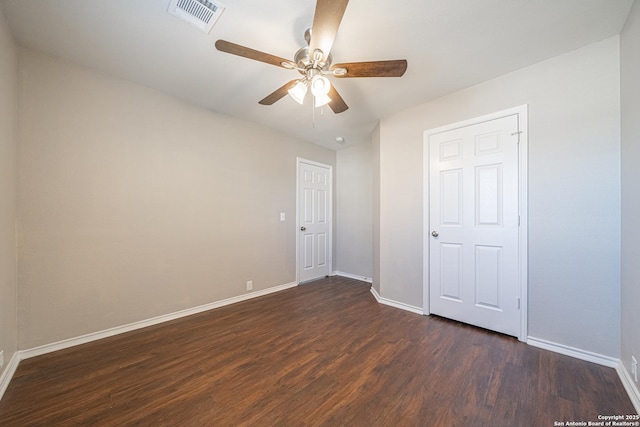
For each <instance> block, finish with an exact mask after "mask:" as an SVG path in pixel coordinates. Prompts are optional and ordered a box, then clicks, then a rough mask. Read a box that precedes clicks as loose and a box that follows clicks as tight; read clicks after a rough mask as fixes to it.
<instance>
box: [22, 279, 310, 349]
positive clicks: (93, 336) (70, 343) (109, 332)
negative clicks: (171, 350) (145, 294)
mask: <svg viewBox="0 0 640 427" xmlns="http://www.w3.org/2000/svg"><path fill="white" fill-rule="evenodd" d="M297 285H298V283H297V282H292V283H287V284H286V285H279V286H274V287H272V288H267V289H262V290H259V291H255V292H250V293H248V294H243V295H238V296H235V297H231V298H227V299H224V300H221V301H215V302H212V303H209V304H204V305H200V306H197V307H193V308H187V309H185V310H180V311H176V312H174V313H169V314H163V315H161V316H157V317H152V318H150V319H146V320H141V321H138V322H133V323H129V324H127V325H123V326H116V327H115V328H109V329H105V330H103V331H99V332H92V333H90V334H86V335H81V336H79V337H75V338H69V339H66V340H62V341H57V342H54V343H51V344H45V345H41V346H39V347H34V348H31V349H28V350H21V351H19V352H18V353H19V354H20V360H24V359H28V358H30V357H36V356H41V355H43V354H47V353H52V352H54V351H58V350H62V349H65V348H69V347H74V346H76V345H80V344H86V343H88V342H91V341H96V340H99V339H103V338H108V337H111V336H114V335H119V334H123V333H125V332H130V331H135V330H136V329H142V328H146V327H148V326H153V325H157V324H159V323H164V322H168V321H170V320H175V319H179V318H181V317H186V316H191V315H193V314H197V313H202V312H203V311H207V310H213V309H214V308H219V307H224V306H226V305H230V304H235V303H238V302H241V301H246V300H249V299H252V298H257V297H261V296H263V295H268V294H272V293H274V292H279V291H283V290H285V289H289V288H292V287H295V286H297Z"/></svg>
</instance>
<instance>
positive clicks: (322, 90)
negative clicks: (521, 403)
mask: <svg viewBox="0 0 640 427" xmlns="http://www.w3.org/2000/svg"><path fill="white" fill-rule="evenodd" d="M330 89H331V82H329V79H328V78H326V77H324V76H321V75H320V74H317V75H315V76H313V78H312V79H311V93H313V95H314V96H315V97H319V96H321V95H325V96H326V95H327V94H328V93H329V90H330Z"/></svg>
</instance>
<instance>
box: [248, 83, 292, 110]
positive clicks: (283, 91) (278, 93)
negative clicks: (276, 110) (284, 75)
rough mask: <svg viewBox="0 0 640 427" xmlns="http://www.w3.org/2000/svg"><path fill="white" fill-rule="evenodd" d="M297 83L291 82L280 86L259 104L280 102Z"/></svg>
mask: <svg viewBox="0 0 640 427" xmlns="http://www.w3.org/2000/svg"><path fill="white" fill-rule="evenodd" d="M297 81H298V80H291V81H290V82H287V83H285V84H284V85H283V86H280V87H279V88H278V89H276V90H275V91H273V92H272V93H271V94H269V95H267V96H265V97H264V98H263V99H261V100H260V101H259V102H258V103H259V104H262V105H272V104H274V103H275V102H276V101H279V100H280V99H282V98H284V97H285V96H286V95H287V93H288V91H289V89H291V88H292V87H293V86H294V85H295V84H296V82H297Z"/></svg>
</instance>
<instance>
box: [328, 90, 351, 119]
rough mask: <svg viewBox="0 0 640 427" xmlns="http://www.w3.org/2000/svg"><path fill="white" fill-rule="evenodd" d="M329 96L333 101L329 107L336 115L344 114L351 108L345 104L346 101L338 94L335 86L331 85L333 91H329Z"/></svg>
mask: <svg viewBox="0 0 640 427" xmlns="http://www.w3.org/2000/svg"><path fill="white" fill-rule="evenodd" d="M328 95H329V98H331V101H330V102H329V107H331V109H332V110H333V112H334V113H336V114H338V113H342V112H344V111H347V110H348V109H349V106H348V105H347V103H346V102H344V99H342V97H341V96H340V94H339V93H338V91H337V90H336V88H335V87H334V86H333V85H331V89H329V94H328Z"/></svg>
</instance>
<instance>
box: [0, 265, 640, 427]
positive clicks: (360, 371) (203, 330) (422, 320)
mask: <svg viewBox="0 0 640 427" xmlns="http://www.w3.org/2000/svg"><path fill="white" fill-rule="evenodd" d="M369 288H370V285H368V284H366V283H363V282H359V281H355V280H352V279H345V278H337V277H335V278H328V279H325V280H321V281H318V282H314V283H310V284H306V285H302V286H299V287H296V288H292V289H288V290H285V291H282V292H279V293H277V294H272V295H268V296H264V297H260V298H257V299H253V300H249V301H245V302H242V303H238V304H235V305H232V306H227V307H222V308H219V309H215V310H211V311H209V312H204V313H200V314H196V315H193V316H190V317H188V318H183V319H177V320H174V321H171V322H167V323H164V324H161V325H155V326H151V327H149V328H145V329H142V330H137V331H132V332H129V333H126V334H122V335H118V336H115V337H110V338H106V339H103V340H100V341H95V342H92V343H88V344H85V345H81V346H78V347H74V348H70V349H65V350H61V351H58V352H55V353H51V354H47V355H44V356H40V357H36V358H33V359H28V360H25V361H23V362H21V363H20V366H19V367H18V370H17V371H16V374H15V375H14V378H13V380H12V382H11V384H10V385H9V388H8V389H7V391H6V393H5V395H4V398H3V399H2V401H0V425H2V426H32V425H33V426H35V425H38V426H40V425H46V426H58V425H61V426H62V425H64V426H66V425H91V426H112V425H154V426H192V425H193V426H200V425H216V426H272V425H280V426H289V425H294V426H335V425H349V426H386V425H388V426H425V425H437V426H465V427H467V426H497V425H514V426H529V425H530V426H547V425H549V426H551V425H553V423H554V421H566V420H574V421H589V420H591V421H596V420H597V418H596V417H597V415H598V414H631V413H633V412H634V408H633V406H632V404H631V402H630V400H629V398H628V396H627V395H626V394H625V391H624V388H623V387H622V385H621V383H620V381H619V379H618V378H617V375H616V373H615V371H614V370H613V369H610V368H606V367H602V366H598V365H595V364H591V363H588V362H584V361H580V360H576V359H572V358H569V357H566V356H562V355H558V354H555V353H550V352H547V351H544V350H540V349H537V348H533V347H530V346H527V345H526V344H523V343H520V342H518V341H517V340H515V339H513V338H510V337H506V336H504V335H500V334H496V333H492V332H489V331H486V330H483V329H478V328H474V327H471V326H468V325H463V324H460V323H457V322H454V321H450V320H447V319H443V318H439V317H436V316H428V317H425V316H420V315H416V314H412V313H408V312H405V311H402V310H398V309H395V308H392V307H388V306H384V305H380V304H378V303H377V302H376V301H375V300H374V299H373V297H372V296H371V294H370V292H369Z"/></svg>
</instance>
